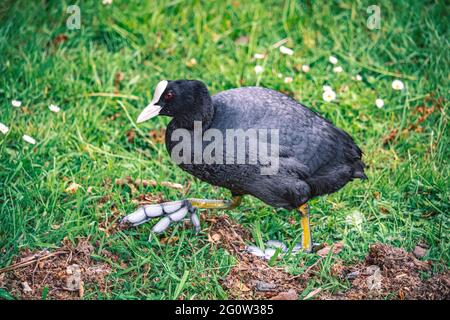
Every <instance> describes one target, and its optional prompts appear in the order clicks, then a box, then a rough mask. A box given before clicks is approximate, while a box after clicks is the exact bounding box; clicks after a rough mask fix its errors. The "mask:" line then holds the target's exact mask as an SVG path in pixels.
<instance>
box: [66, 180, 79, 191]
mask: <svg viewBox="0 0 450 320" xmlns="http://www.w3.org/2000/svg"><path fill="white" fill-rule="evenodd" d="M80 187H81V186H80V185H79V184H78V183H76V182H72V183H70V185H69V186H68V187H67V188H66V192H67V193H75V192H77V190H78V188H80Z"/></svg>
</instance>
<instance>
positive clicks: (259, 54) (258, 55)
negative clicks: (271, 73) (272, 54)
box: [253, 53, 266, 59]
mask: <svg viewBox="0 0 450 320" xmlns="http://www.w3.org/2000/svg"><path fill="white" fill-rule="evenodd" d="M253 57H254V58H255V59H264V58H265V57H266V55H265V54H264V53H255V55H254V56H253Z"/></svg>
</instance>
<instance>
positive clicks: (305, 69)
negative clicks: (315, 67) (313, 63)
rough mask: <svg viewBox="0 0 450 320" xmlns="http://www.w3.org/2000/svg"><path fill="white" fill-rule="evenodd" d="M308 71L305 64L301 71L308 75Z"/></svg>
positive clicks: (308, 68) (307, 66)
mask: <svg viewBox="0 0 450 320" xmlns="http://www.w3.org/2000/svg"><path fill="white" fill-rule="evenodd" d="M309 70H310V67H309V65H307V64H304V65H302V71H303V72H304V73H308V72H309Z"/></svg>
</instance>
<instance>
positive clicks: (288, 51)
mask: <svg viewBox="0 0 450 320" xmlns="http://www.w3.org/2000/svg"><path fill="white" fill-rule="evenodd" d="M280 52H281V53H282V54H287V55H288V56H292V55H293V54H294V50H292V49H289V48H288V47H285V46H281V47H280Z"/></svg>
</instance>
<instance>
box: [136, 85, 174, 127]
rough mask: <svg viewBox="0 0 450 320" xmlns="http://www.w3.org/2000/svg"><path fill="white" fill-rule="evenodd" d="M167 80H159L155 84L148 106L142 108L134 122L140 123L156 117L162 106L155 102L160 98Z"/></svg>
mask: <svg viewBox="0 0 450 320" xmlns="http://www.w3.org/2000/svg"><path fill="white" fill-rule="evenodd" d="M167 85H168V82H167V81H166V80H163V81H160V82H159V83H158V85H157V86H156V89H155V93H154V94H153V99H152V101H151V102H150V104H149V105H148V106H146V107H145V108H144V110H142V112H141V114H140V115H139V117H138V118H137V120H136V122H137V123H141V122H144V121H147V120H150V119H151V118H153V117H156V116H157V115H158V114H159V112H160V111H161V109H162V107H161V106H158V105H157V104H156V103H157V102H158V101H159V99H160V98H161V96H162V94H163V93H164V91H165V90H166V88H167Z"/></svg>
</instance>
